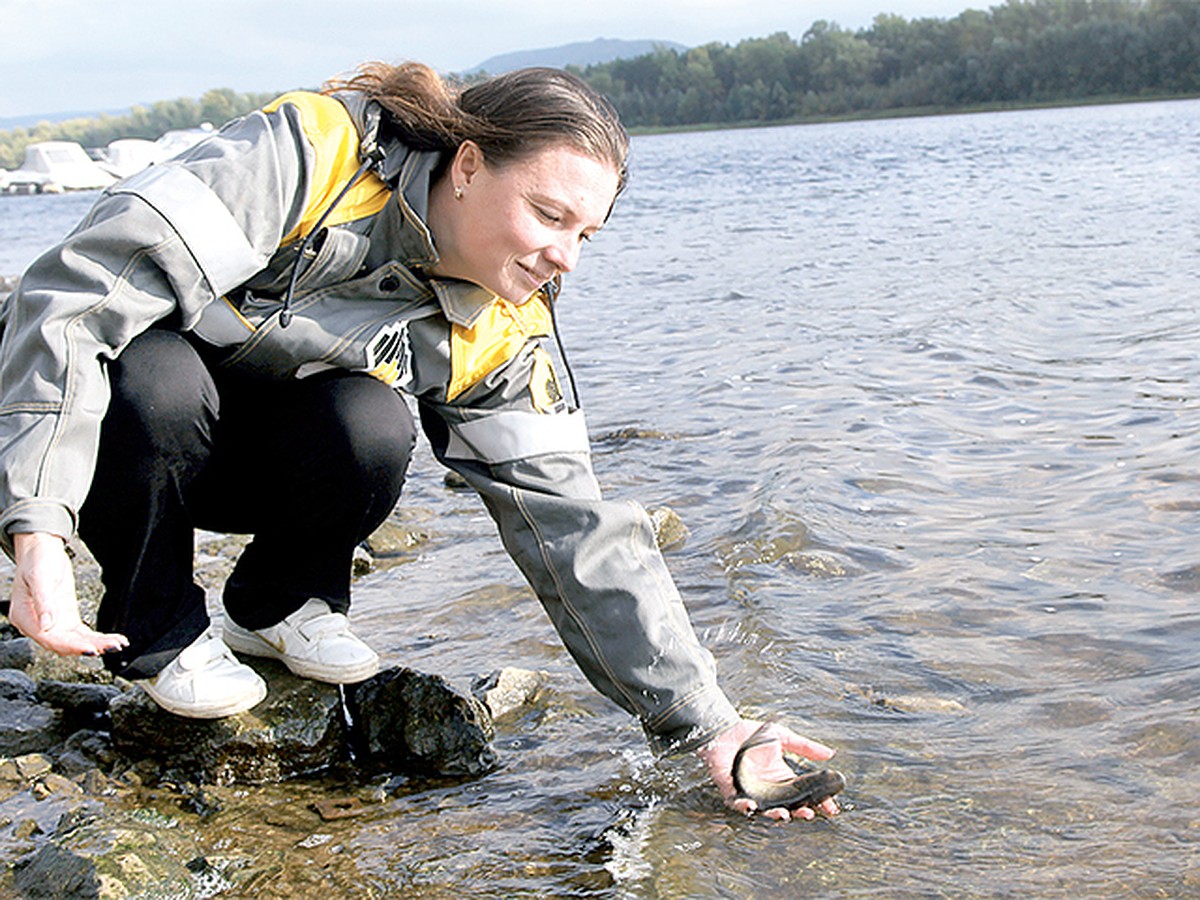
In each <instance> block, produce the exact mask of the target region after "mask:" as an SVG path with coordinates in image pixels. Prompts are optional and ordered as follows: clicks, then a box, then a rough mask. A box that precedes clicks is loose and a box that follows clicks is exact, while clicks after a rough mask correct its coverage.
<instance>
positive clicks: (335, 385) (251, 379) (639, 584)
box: [0, 64, 836, 818]
mask: <svg viewBox="0 0 1200 900" xmlns="http://www.w3.org/2000/svg"><path fill="white" fill-rule="evenodd" d="M627 150H628V141H627V137H626V135H625V132H624V130H623V129H622V128H621V126H620V123H619V121H618V119H617V116H616V114H615V112H614V110H613V109H612V108H611V106H610V105H609V104H608V103H607V102H606V101H605V100H603V99H602V98H601V97H599V96H598V95H597V94H595V93H594V92H593V91H592V90H591V89H590V88H588V87H587V86H586V84H584V83H583V82H582V81H580V80H579V79H576V78H574V77H573V76H570V75H568V74H566V73H564V72H561V71H558V70H550V69H531V70H524V71H521V72H515V73H512V74H510V75H505V76H502V77H499V78H496V79H492V80H490V81H487V82H485V83H483V84H480V85H477V86H474V87H472V88H469V89H467V90H465V91H463V92H461V94H459V95H457V96H456V95H454V94H452V93H451V92H449V91H448V89H447V88H446V86H445V85H444V84H443V83H442V82H441V81H440V79H438V77H437V76H436V75H435V74H434V73H433V72H432V71H431V70H429V69H428V68H426V67H423V66H419V65H414V64H409V65H404V66H399V67H390V66H385V65H382V64H373V65H368V66H365V67H363V69H361V70H360V72H359V73H358V74H357V75H356V76H354V77H353V78H351V79H349V80H348V81H344V82H339V83H336V84H334V85H332V86H331V87H330V88H329V89H328V90H327V91H326V92H325V93H322V94H315V93H306V92H296V93H292V94H287V95H285V96H284V97H282V98H280V99H279V100H278V101H276V102H275V103H273V104H271V105H270V106H268V107H267V108H266V109H264V110H262V111H261V112H258V113H255V114H253V115H249V116H246V117H245V118H243V119H240V120H237V121H234V122H232V123H230V124H229V125H227V126H226V127H225V128H224V129H222V131H221V132H220V133H219V134H217V135H216V136H214V137H213V138H211V139H209V140H207V141H205V142H203V143H202V144H200V145H198V146H197V147H195V148H193V149H192V150H190V151H188V152H187V153H185V154H184V155H183V156H181V157H179V158H177V159H176V160H173V161H171V162H168V163H165V164H162V165H158V166H154V167H153V168H151V169H148V170H146V171H145V172H143V173H141V174H139V175H137V176H134V177H133V178H130V179H128V180H126V181H124V182H122V183H120V184H118V185H117V186H115V187H114V188H112V189H110V190H109V191H107V192H106V193H105V194H104V196H103V197H102V198H101V199H100V200H99V202H98V203H97V204H96V206H95V207H94V209H93V210H92V211H91V213H90V214H89V216H88V217H87V218H86V219H85V220H84V222H83V223H81V224H80V226H79V227H78V228H77V229H76V230H75V231H74V232H73V233H72V234H71V235H69V236H68V237H67V239H66V240H65V241H64V242H63V243H62V244H61V245H60V246H58V247H56V248H55V249H53V250H51V251H50V252H48V253H47V254H45V255H44V256H42V257H41V258H40V259H39V260H38V261H37V262H35V263H34V264H33V265H32V266H31V267H30V269H29V271H28V272H27V273H26V274H25V276H24V277H23V279H22V281H21V284H20V287H19V288H18V290H17V292H16V293H14V295H13V296H12V298H11V300H10V302H9V304H8V307H7V310H6V322H5V332H4V338H3V344H2V345H0V505H2V508H3V512H0V541H2V542H3V544H4V546H5V549H6V550H7V551H8V552H9V553H10V554H11V555H12V556H13V559H14V561H15V563H16V571H15V574H14V584H13V592H12V601H11V612H10V618H11V620H12V621H13V622H14V624H16V625H17V627H18V628H20V629H21V630H22V631H23V632H24V633H25V634H27V635H29V636H30V637H32V638H33V639H34V640H36V641H37V642H38V643H40V644H41V645H43V646H45V647H47V648H49V649H51V650H54V651H56V652H59V653H66V654H72V653H73V654H97V653H103V654H105V664H106V665H107V667H108V668H109V669H110V670H111V671H113V672H114V673H117V674H120V675H123V676H124V677H126V678H129V679H132V680H135V681H137V682H139V683H140V684H141V685H142V687H143V688H144V689H145V690H146V692H147V693H148V694H149V695H150V696H151V697H153V698H154V699H155V700H156V701H157V702H158V703H159V704H160V705H161V706H163V707H164V708H166V709H168V710H170V711H172V712H175V713H178V714H180V715H185V716H194V717H216V716H224V715H231V714H233V713H236V712H240V711H242V710H245V709H248V708H250V707H252V706H253V705H255V704H256V703H258V702H259V701H260V700H261V699H262V698H263V696H264V694H265V686H264V684H263V682H262V680H261V679H260V678H259V677H258V675H257V674H255V672H254V671H253V670H252V669H251V668H249V667H248V666H245V665H243V664H242V663H240V662H239V661H238V660H237V658H236V657H234V656H233V655H232V653H230V652H229V648H230V647H232V648H233V649H236V650H239V651H241V652H243V653H248V654H252V655H259V656H270V657H274V658H276V659H279V660H281V661H282V662H283V663H284V664H286V665H287V666H288V667H289V668H291V669H292V670H293V671H294V672H296V673H298V674H300V675H304V676H307V677H312V678H316V679H320V680H324V681H329V682H334V683H345V682H353V681H359V680H362V679H364V678H367V677H369V676H370V675H371V674H373V673H374V672H375V671H376V670H377V668H378V657H377V656H376V655H375V653H374V652H373V651H372V650H371V649H370V648H369V647H368V646H367V645H366V644H365V643H363V642H362V641H361V640H359V639H358V638H357V637H356V636H355V635H354V634H353V632H352V631H351V630H350V628H349V623H348V620H347V618H346V612H347V610H348V608H349V601H350V591H349V578H350V562H351V555H352V553H353V549H354V547H355V545H356V544H358V543H359V542H360V541H361V540H363V539H364V538H365V537H366V536H367V535H368V534H370V532H371V531H372V530H373V529H374V528H375V527H376V526H377V525H378V524H379V523H380V522H381V521H382V520H383V518H384V517H386V516H387V515H388V513H389V512H390V511H391V510H392V509H393V507H394V505H395V503H396V502H397V500H398V498H399V494H400V490H401V487H402V485H403V482H404V476H405V472H406V470H407V466H408V461H409V454H410V452H411V449H412V446H413V442H414V435H415V427H414V424H413V422H412V418H411V416H410V414H409V411H408V407H407V405H406V404H405V402H404V400H403V398H402V397H401V396H400V393H399V392H400V391H403V392H404V393H406V394H408V395H410V396H412V397H414V398H415V399H416V401H417V404H418V407H419V410H420V415H421V423H422V426H423V428H424V430H425V432H426V434H427V435H428V437H429V440H430V443H431V445H432V447H433V449H434V452H435V454H436V455H437V456H438V458H439V459H440V460H441V461H442V462H443V463H444V464H445V465H447V466H448V467H449V468H451V469H453V470H455V471H456V472H458V473H459V474H460V475H462V477H463V478H465V479H466V481H467V482H468V483H469V484H470V485H471V486H472V487H474V488H475V489H476V490H477V491H478V492H479V493H480V495H481V496H482V498H483V500H484V502H485V504H486V505H487V507H488V510H489V512H490V513H491V514H492V516H493V517H494V519H495V520H496V522H497V524H498V526H499V529H500V534H501V538H502V540H503V542H504V545H505V547H506V549H507V550H508V552H509V553H510V554H511V555H512V557H513V559H514V560H515V561H516V563H517V564H518V566H519V567H520V568H521V570H522V572H523V573H524V575H525V576H526V578H527V579H528V580H529V582H530V584H531V585H532V586H533V588H534V590H535V591H536V593H537V595H538V597H539V599H540V600H541V602H542V603H543V605H544V606H545V608H546V610H547V612H548V613H549V614H550V617H551V619H552V621H553V623H554V625H555V626H556V628H557V629H558V631H559V633H560V634H561V635H562V637H563V640H564V642H565V643H566V646H567V648H568V649H569V650H570V652H571V654H572V656H573V657H574V658H575V660H576V661H577V662H578V664H579V665H580V667H581V669H582V670H583V672H584V673H585V674H586V675H587V677H588V678H589V679H590V680H591V682H592V683H593V684H594V685H595V686H596V687H597V688H598V689H599V690H600V691H602V692H603V693H604V694H605V695H607V696H608V697H610V698H611V699H613V700H614V701H615V702H616V703H618V704H619V705H620V706H622V707H623V708H624V709H626V710H627V711H629V712H631V713H633V714H634V715H637V716H638V717H639V719H640V720H641V722H642V725H643V727H644V729H645V731H646V734H647V736H648V738H649V740H650V742H651V744H652V746H653V747H654V749H655V750H656V751H658V752H660V753H667V752H671V753H677V752H683V751H695V752H698V753H699V754H700V755H701V756H702V757H703V758H704V759H705V760H706V762H707V763H708V766H709V768H710V771H711V773H712V776H713V778H714V779H715V781H716V783H717V784H718V786H719V787H720V788H721V790H722V792H723V793H724V795H725V796H726V798H727V800H729V799H732V795H733V788H732V785H731V779H730V765H731V761H732V758H733V755H734V753H735V751H736V749H737V747H738V745H739V743H740V742H741V741H742V740H744V739H745V738H746V736H747V735H749V734H750V733H751V732H752V731H753V730H754V729H755V728H756V727H757V723H753V722H748V721H744V720H742V719H741V717H740V716H739V715H738V714H737V712H736V711H735V709H734V707H733V706H732V704H731V703H730V702H729V700H728V699H727V698H726V697H725V695H724V694H723V693H722V691H721V690H720V688H719V687H718V686H717V682H716V677H715V671H714V665H713V661H712V658H711V656H710V655H709V654H708V653H707V652H706V651H705V650H704V649H703V648H701V646H700V645H699V643H698V642H697V640H696V637H695V635H694V633H693V631H692V629H691V626H690V624H689V623H688V621H687V617H686V613H685V611H684V608H683V605H682V602H681V601H680V598H679V595H678V592H677V591H676V590H675V587H674V585H673V584H672V582H671V579H670V576H669V574H668V572H667V570H666V567H665V565H664V564H663V561H662V558H661V556H660V555H659V553H658V552H657V549H656V548H655V545H654V538H653V534H652V531H651V528H650V525H649V522H648V520H647V518H646V516H645V514H644V512H643V511H642V510H641V509H640V508H637V507H636V506H634V505H632V504H627V503H610V502H606V501H604V500H602V499H601V497H600V492H599V489H598V487H597V484H596V481H595V478H594V476H593V475H592V471H591V465H590V460H589V456H588V446H587V432H586V428H585V426H584V424H583V417H582V413H581V412H580V411H579V410H578V409H576V408H573V407H572V405H571V404H569V403H568V402H567V400H566V398H565V396H564V392H563V390H562V386H561V384H560V382H559V380H558V376H557V374H556V373H555V371H554V367H553V365H552V363H551V360H550V357H549V354H548V353H547V352H546V350H545V349H543V347H542V341H543V339H546V338H548V337H549V336H551V335H552V334H553V309H554V302H555V300H556V298H557V294H558V291H559V287H560V283H561V281H560V279H561V276H562V275H564V274H565V273H567V272H570V271H571V269H572V268H573V267H574V265H575V263H576V261H577V260H578V257H579V252H580V248H581V246H582V243H583V242H584V241H586V240H587V239H588V238H589V237H591V235H593V234H594V233H595V232H596V231H598V230H599V229H600V228H601V227H602V226H603V225H604V223H605V221H606V220H607V218H608V215H609V212H610V211H611V209H612V206H613V203H614V202H615V200H616V197H617V195H618V194H619V193H620V191H621V188H622V187H623V185H624V182H625V176H626V154H627ZM196 527H203V528H207V529H211V530H218V531H233V532H244V533H249V534H253V535H254V538H253V541H252V542H251V543H250V544H249V546H248V547H247V548H246V550H245V552H244V553H243V554H242V556H241V557H240V559H239V560H238V563H237V566H236V568H235V570H234V572H233V573H232V574H231V576H230V578H229V579H228V582H227V584H226V586H225V589H224V593H223V602H224V605H225V612H226V615H225V627H224V631H223V636H219V635H217V634H216V633H215V632H214V631H213V630H212V629H211V628H210V627H209V622H208V618H207V613H206V611H205V605H204V595H203V593H202V591H201V590H200V589H199V588H198V587H197V586H196V585H195V583H194V581H193V579H192V562H193V559H192V556H193V550H192V547H193V544H192V541H193V529H194V528H196ZM76 528H77V529H78V533H79V535H80V537H81V538H82V539H83V540H84V541H85V542H86V543H87V544H88V546H89V548H90V549H91V550H92V552H93V554H94V555H95V556H96V558H97V560H98V561H99V563H100V564H101V567H102V572H103V579H104V584H105V595H104V599H103V601H102V602H101V605H100V609H99V612H98V616H97V619H98V621H97V628H98V629H99V630H92V629H91V628H89V627H88V626H86V625H84V624H83V623H82V622H81V621H80V617H79V612H78V606H77V603H76V600H75V596H74V586H73V585H74V582H73V576H72V573H71V567H70V562H69V560H68V558H67V555H66V552H65V548H64V541H65V540H67V539H69V538H70V537H71V536H72V534H73V533H74V531H75V530H76ZM772 727H773V728H774V729H775V732H776V733H777V735H778V736H779V738H780V740H779V741H778V742H776V743H775V744H774V745H772V746H773V750H772V751H771V752H769V753H766V754H764V755H763V756H764V758H762V759H761V760H758V761H756V762H755V763H754V764H755V765H757V766H758V767H759V768H761V770H762V774H763V775H764V776H765V777H770V775H771V773H773V772H776V773H781V774H789V770H787V769H786V766H785V764H784V762H783V760H782V756H781V753H780V751H781V750H784V749H786V750H790V751H793V752H797V753H800V754H801V755H805V756H808V757H810V758H813V759H825V758H828V757H829V756H830V755H832V750H830V749H829V748H827V747H823V746H822V745H820V744H816V743H813V742H809V741H806V740H804V739H803V738H800V737H799V736H798V735H795V734H794V733H792V732H790V731H788V730H787V729H784V728H782V727H779V726H772ZM737 802H738V805H739V808H741V809H744V810H746V811H750V810H751V809H752V806H753V804H752V803H749V802H747V801H745V800H739V801H737ZM835 810H836V807H835V806H834V805H833V803H832V801H828V802H827V803H826V804H825V806H824V811H825V812H827V813H832V812H834V811H835ZM770 814H771V815H774V816H776V817H780V818H782V817H786V816H787V812H786V810H775V811H771V812H770ZM800 814H801V815H806V814H807V815H811V811H810V810H802V811H801V813H800Z"/></svg>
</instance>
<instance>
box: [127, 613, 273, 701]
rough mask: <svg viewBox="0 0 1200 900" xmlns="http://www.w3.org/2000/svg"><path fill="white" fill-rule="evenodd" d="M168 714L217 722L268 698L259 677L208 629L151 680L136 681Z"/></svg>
mask: <svg viewBox="0 0 1200 900" xmlns="http://www.w3.org/2000/svg"><path fill="white" fill-rule="evenodd" d="M138 684H140V685H141V686H142V690H144V691H145V692H146V693H147V694H149V695H150V698H151V699H152V700H154V702H155V703H157V704H158V705H159V706H161V707H162V708H163V709H165V710H167V711H168V712H173V713H175V714H176V715H177V716H187V717H188V718H191V719H219V718H221V717H223V716H232V715H234V714H235V713H240V712H245V711H246V710H248V709H250V708H251V707H252V706H257V705H258V704H259V703H261V702H262V701H263V698H265V697H266V696H267V685H266V682H264V681H263V680H262V679H261V678H259V677H258V673H257V672H255V671H254V670H253V669H251V668H250V667H249V666H247V665H244V664H243V663H240V662H238V661H237V658H236V657H235V656H234V655H233V654H232V653H230V652H229V648H228V647H226V646H225V643H224V642H223V641H222V640H221V639H220V638H218V637H217V636H216V635H215V634H213V632H212V629H211V628H209V629H207V630H206V631H205V632H204V634H202V635H200V637H198V638H196V640H194V641H192V643H191V644H189V645H188V646H187V647H185V648H184V649H183V650H182V651H180V653H179V655H178V656H177V657H175V658H174V659H173V660H171V661H170V662H169V663H167V665H166V667H165V668H164V669H163V670H162V671H161V672H159V673H158V674H157V675H155V676H154V677H153V678H147V679H145V680H142V681H139V682H138Z"/></svg>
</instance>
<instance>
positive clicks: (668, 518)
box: [646, 506, 691, 550]
mask: <svg viewBox="0 0 1200 900" xmlns="http://www.w3.org/2000/svg"><path fill="white" fill-rule="evenodd" d="M646 514H647V515H648V516H649V517H650V525H651V526H652V527H653V528H654V540H655V542H656V543H657V544H658V549H659V550H672V549H674V548H676V547H682V546H683V544H684V542H685V541H686V540H687V539H688V537H689V536H690V535H691V532H690V531H688V527H687V526H686V525H684V524H683V519H681V518H680V517H679V513H677V512H675V510H673V509H671V508H670V507H667V506H658V507H654V508H652V509H647V510H646Z"/></svg>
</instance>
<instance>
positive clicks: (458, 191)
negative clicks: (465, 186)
mask: <svg viewBox="0 0 1200 900" xmlns="http://www.w3.org/2000/svg"><path fill="white" fill-rule="evenodd" d="M462 198H463V190H462V188H460V187H459V186H458V185H455V186H454V199H455V200H461V199H462Z"/></svg>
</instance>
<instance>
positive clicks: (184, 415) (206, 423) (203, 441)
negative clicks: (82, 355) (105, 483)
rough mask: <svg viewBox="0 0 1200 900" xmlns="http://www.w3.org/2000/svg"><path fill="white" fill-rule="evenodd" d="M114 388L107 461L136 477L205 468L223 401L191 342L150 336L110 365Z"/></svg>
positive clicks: (105, 433) (105, 431)
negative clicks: (158, 471) (160, 469)
mask: <svg viewBox="0 0 1200 900" xmlns="http://www.w3.org/2000/svg"><path fill="white" fill-rule="evenodd" d="M109 384H110V386H111V390H112V399H111V400H110V402H109V408H108V412H107V413H106V414H105V419H104V424H103V426H102V430H101V447H100V452H101V454H102V455H106V454H112V455H113V456H114V457H115V458H116V459H117V460H119V465H120V466H121V468H122V469H125V470H128V471H130V474H136V473H138V472H146V471H148V470H149V469H151V468H156V467H161V466H169V467H171V468H173V469H179V468H188V467H192V466H200V465H202V464H203V461H204V458H205V457H206V456H207V453H208V451H209V449H210V448H211V446H212V436H213V426H214V424H215V422H216V418H217V414H218V409H219V398H218V394H217V389H216V386H215V385H214V384H213V380H212V376H211V375H210V374H209V372H208V369H207V368H206V366H205V365H204V363H203V362H202V361H201V359H200V357H199V355H198V354H197V353H196V351H195V349H194V348H193V347H192V346H191V344H189V343H188V342H187V340H185V339H184V338H183V337H182V336H180V335H178V334H176V333H174V332H171V331H160V330H151V331H147V332H144V333H143V334H141V335H139V336H138V337H137V338H135V339H134V340H133V341H132V342H131V343H130V344H129V345H128V346H127V347H126V348H125V349H124V350H123V351H122V352H121V355H120V356H118V357H117V359H116V360H114V361H113V362H112V363H110V364H109Z"/></svg>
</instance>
